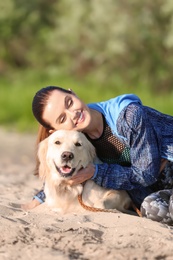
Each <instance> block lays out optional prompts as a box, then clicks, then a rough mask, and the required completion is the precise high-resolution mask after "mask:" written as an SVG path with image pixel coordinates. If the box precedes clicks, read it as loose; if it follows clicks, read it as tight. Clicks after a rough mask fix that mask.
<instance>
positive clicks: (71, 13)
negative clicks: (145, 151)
mask: <svg viewBox="0 0 173 260" xmlns="http://www.w3.org/2000/svg"><path fill="white" fill-rule="evenodd" d="M0 10H1V12H0V35H1V38H0V106H1V107H2V108H0V124H9V125H10V123H15V124H18V127H19V128H21V129H26V126H27V124H28V125H29V126H28V128H27V129H33V128H34V127H35V126H34V124H33V121H34V119H33V117H32V114H31V100H32V97H33V95H34V93H35V92H36V91H37V90H38V89H39V88H41V87H43V86H45V85H61V86H62V87H67V88H68V87H70V88H74V90H75V91H77V94H79V96H81V95H82V98H83V97H84V98H85V101H86V102H91V101H98V100H105V99H107V98H110V97H112V96H115V95H117V94H121V93H127V92H128V93H131V92H134V93H136V94H138V95H140V97H141V98H142V99H144V102H145V103H146V104H148V105H151V106H153V107H156V108H158V109H160V110H162V111H163V112H166V113H168V112H169V113H171V110H172V109H171V99H172V95H173V87H172V85H173V73H172V70H173V1H171V0H155V1H151V0H145V1H144V0H141V1H139V0H107V1H103V0H87V1H86V0H30V1H28V0H6V1H1V2H0ZM16 104H17V105H16Z"/></svg>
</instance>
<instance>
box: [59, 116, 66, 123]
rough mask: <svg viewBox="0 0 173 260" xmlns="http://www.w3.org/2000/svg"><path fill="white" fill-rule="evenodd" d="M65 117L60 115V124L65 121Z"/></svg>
mask: <svg viewBox="0 0 173 260" xmlns="http://www.w3.org/2000/svg"><path fill="white" fill-rule="evenodd" d="M65 119H66V117H65V116H62V117H61V118H60V124H62V123H64V122H65Z"/></svg>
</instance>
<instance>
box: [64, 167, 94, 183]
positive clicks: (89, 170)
mask: <svg viewBox="0 0 173 260" xmlns="http://www.w3.org/2000/svg"><path fill="white" fill-rule="evenodd" d="M94 172H95V166H94V165H93V164H88V166H87V167H86V168H83V169H82V170H80V171H78V173H77V174H76V175H75V176H73V177H72V178H71V179H70V180H69V181H68V184H69V185H71V186H73V185H77V184H80V183H83V182H85V181H87V180H89V179H91V178H92V177H93V175H94Z"/></svg>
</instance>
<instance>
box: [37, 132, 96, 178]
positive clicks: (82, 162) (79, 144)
mask: <svg viewBox="0 0 173 260" xmlns="http://www.w3.org/2000/svg"><path fill="white" fill-rule="evenodd" d="M38 159H39V162H40V167H39V176H40V177H41V178H42V179H45V178H47V177H48V176H49V177H50V175H51V174H52V177H53V178H55V179H57V178H58V179H59V178H60V179H70V177H72V176H73V175H74V174H76V173H77V171H78V170H80V169H81V168H85V167H86V166H87V165H88V164H89V163H91V162H93V161H94V160H95V159H96V153H95V148H94V146H93V145H92V144H91V143H90V142H89V141H88V139H87V138H86V137H85V135H84V134H82V133H80V132H77V131H72V130H70V131H68V130H58V131H56V132H54V133H53V134H51V135H50V136H49V137H48V138H46V139H45V140H43V141H42V142H41V143H40V145H39V149H38Z"/></svg>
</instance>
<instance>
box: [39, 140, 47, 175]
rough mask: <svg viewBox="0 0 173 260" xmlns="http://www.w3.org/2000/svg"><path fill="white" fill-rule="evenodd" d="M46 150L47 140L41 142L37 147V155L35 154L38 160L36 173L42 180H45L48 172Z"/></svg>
mask: <svg viewBox="0 0 173 260" xmlns="http://www.w3.org/2000/svg"><path fill="white" fill-rule="evenodd" d="M47 148H48V138H46V139H44V140H43V141H41V142H40V143H39V146H38V154H37V155H38V160H39V169H38V173H39V177H40V178H41V179H42V180H45V178H46V175H47V171H48V166H47V160H46V155H47Z"/></svg>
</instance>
